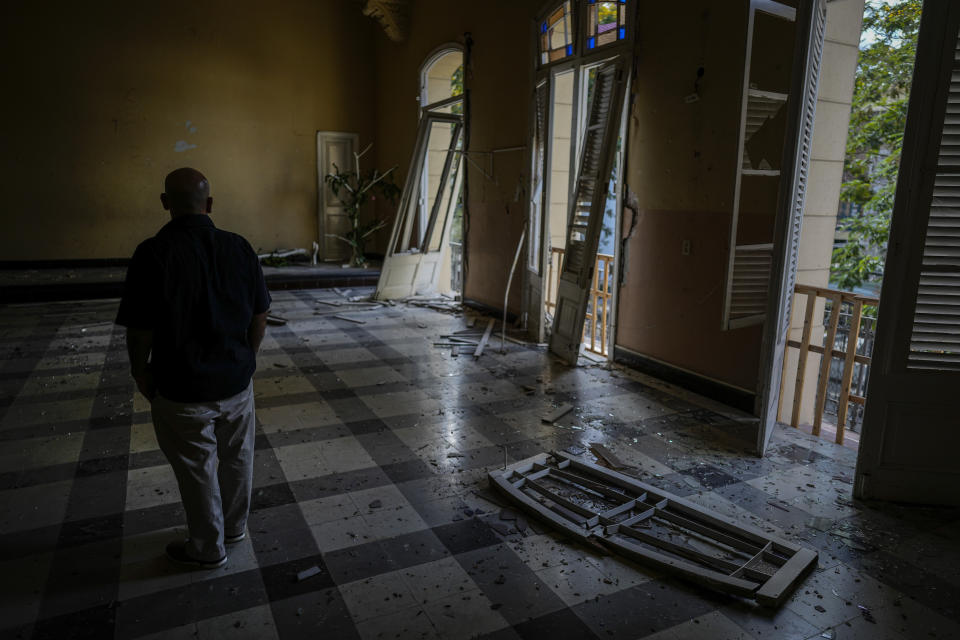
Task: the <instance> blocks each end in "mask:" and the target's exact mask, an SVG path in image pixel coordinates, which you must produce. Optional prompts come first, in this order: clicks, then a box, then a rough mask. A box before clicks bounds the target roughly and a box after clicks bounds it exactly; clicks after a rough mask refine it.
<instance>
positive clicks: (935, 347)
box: [907, 40, 960, 371]
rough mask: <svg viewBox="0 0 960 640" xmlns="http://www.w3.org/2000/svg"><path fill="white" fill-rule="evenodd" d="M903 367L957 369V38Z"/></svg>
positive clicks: (959, 144) (959, 335) (959, 368)
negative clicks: (908, 349)
mask: <svg viewBox="0 0 960 640" xmlns="http://www.w3.org/2000/svg"><path fill="white" fill-rule="evenodd" d="M907 368H908V369H936V370H949V371H960V40H958V43H957V48H956V50H955V53H954V58H953V72H952V75H951V78H950V89H949V93H948V94H947V108H946V114H945V115H944V119H943V126H942V128H941V137H940V151H939V154H938V156H937V173H936V177H935V178H934V184H933V198H932V200H931V202H930V217H929V219H928V221H927V233H926V238H925V239H924V243H923V259H922V262H921V266H920V282H919V286H918V289H917V301H916V306H915V308H914V315H913V328H912V331H911V335H910V352H909V354H908V356H907Z"/></svg>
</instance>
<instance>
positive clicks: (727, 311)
mask: <svg viewBox="0 0 960 640" xmlns="http://www.w3.org/2000/svg"><path fill="white" fill-rule="evenodd" d="M814 5H815V9H814V11H815V14H814V16H813V24H812V25H811V26H812V29H813V32H812V34H811V35H812V36H813V39H812V40H811V42H810V43H809V44H810V47H811V48H810V49H808V51H807V53H808V60H807V66H806V69H807V72H808V74H810V75H811V77H812V78H814V79H816V78H818V77H819V73H820V59H821V54H822V48H823V45H822V43H823V32H824V28H825V24H826V13H825V10H823V8H822V7H823V3H822V2H819V1H817V2H815V3H814ZM759 13H762V14H764V15H765V16H772V17H774V18H775V19H777V20H783V21H787V22H794V23H795V22H796V10H795V9H794V8H792V7H790V6H788V5H786V4H784V3H781V2H771V1H768V0H753V2H751V7H750V19H749V22H748V36H747V55H746V59H745V63H744V76H743V93H742V99H741V100H742V102H741V116H740V139H739V144H738V148H737V156H738V157H737V173H736V178H735V184H734V198H733V211H732V215H731V223H730V240H729V250H728V253H727V273H726V282H725V285H726V286H725V289H724V301H723V318H722V327H723V329H725V330H726V329H736V328H739V327H746V326H750V325H756V324H760V323H762V322H763V321H764V320H765V319H766V317H767V310H768V307H769V300H770V287H771V275H772V273H773V265H774V263H775V259H774V255H775V254H774V251H775V250H776V248H775V247H774V243H773V242H765V241H763V240H767V238H759V239H758V240H761V241H760V242H756V241H754V242H751V243H744V242H741V241H740V240H739V231H740V228H739V227H740V224H741V223H742V218H741V213H742V212H741V209H742V207H743V198H744V193H745V190H746V188H747V187H746V182H745V181H746V180H753V181H757V180H776V179H778V178H780V177H781V164H782V149H783V142H782V140H783V138H782V136H783V130H784V128H785V124H786V119H787V114H788V108H787V107H788V105H787V100H788V94H786V93H782V92H780V91H774V90H768V89H766V88H764V87H755V86H752V83H751V65H752V64H753V44H754V29H755V27H756V26H757V25H758V19H757V14H759ZM804 87H811V89H810V91H811V92H810V93H808V94H805V95H803V96H802V100H803V101H804V111H803V112H804V114H807V115H809V117H810V121H809V123H807V122H803V123H802V124H801V127H800V136H801V141H800V144H801V145H802V147H803V149H804V150H805V153H804V155H803V156H802V157H800V158H797V161H798V164H797V165H796V166H794V169H795V170H798V171H799V174H800V180H799V191H797V192H795V193H797V194H798V195H799V198H800V199H799V201H798V202H796V205H797V206H799V208H800V209H801V210H802V206H803V194H804V192H805V189H806V179H807V165H808V164H809V149H810V135H811V132H812V130H813V120H812V118H813V107H815V106H816V88H817V84H816V82H813V83H812V84H811V83H809V82H807V83H805V84H804ZM807 90H808V89H807V88H805V89H804V91H807ZM808 101H809V102H810V103H811V104H810V105H809V109H808V108H807V102H808ZM803 117H806V115H804V116H803ZM793 186H797V185H796V184H795V185H793ZM776 206H777V205H776V204H775V203H773V202H771V203H770V204H769V209H770V211H771V212H773V209H774V207H776ZM775 213H776V215H778V216H779V215H785V213H784V212H783V211H781V210H779V209H777V210H776V211H775ZM801 215H802V213H801ZM799 224H800V222H799V219H798V220H797V221H796V225H797V226H796V235H795V236H793V235H792V236H791V238H793V241H794V245H793V246H796V243H798V242H799ZM791 260H792V262H791V263H790V267H791V272H792V273H794V274H795V273H796V255H795V252H794V253H793V254H792V258H791ZM791 282H792V281H791ZM791 286H792V284H791ZM788 321H789V320H788Z"/></svg>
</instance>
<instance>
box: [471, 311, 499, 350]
mask: <svg viewBox="0 0 960 640" xmlns="http://www.w3.org/2000/svg"><path fill="white" fill-rule="evenodd" d="M495 322H496V320H494V319H493V318H490V321H489V322H487V330H486V331H484V332H483V337H482V338H480V344H478V345H477V348H476V350H475V351H474V352H473V357H474V358H479V357H480V356H482V355H483V350H484V349H485V348H486V346H487V342H488V341H489V340H490V335H491V334H492V333H493V325H494V323H495Z"/></svg>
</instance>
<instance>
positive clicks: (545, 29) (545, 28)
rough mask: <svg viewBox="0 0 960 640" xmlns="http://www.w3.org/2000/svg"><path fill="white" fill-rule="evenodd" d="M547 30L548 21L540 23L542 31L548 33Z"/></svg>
mask: <svg viewBox="0 0 960 640" xmlns="http://www.w3.org/2000/svg"><path fill="white" fill-rule="evenodd" d="M546 32H547V23H546V22H544V23H543V24H541V25H540V33H546Z"/></svg>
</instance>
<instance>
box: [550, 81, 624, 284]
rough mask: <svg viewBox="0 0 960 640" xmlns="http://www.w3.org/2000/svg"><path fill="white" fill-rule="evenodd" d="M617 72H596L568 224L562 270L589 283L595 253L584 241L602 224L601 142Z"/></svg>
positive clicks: (607, 171)
mask: <svg viewBox="0 0 960 640" xmlns="http://www.w3.org/2000/svg"><path fill="white" fill-rule="evenodd" d="M616 73H617V67H615V66H614V65H606V66H604V67H602V68H601V69H599V70H598V71H597V75H596V79H595V80H594V89H593V102H592V103H591V104H590V111H589V113H588V116H587V122H586V128H585V130H584V133H583V147H582V149H581V152H580V170H579V171H578V172H577V182H576V189H575V191H574V197H573V201H572V203H571V207H572V211H571V213H570V216H569V223H568V225H567V246H566V251H565V253H564V258H563V271H564V273H566V274H576V276H577V277H580V279H581V280H583V278H582V277H581V276H583V275H584V274H587V279H588V280H589V274H588V273H587V272H588V271H589V269H590V267H593V264H592V262H593V258H592V257H589V256H588V253H595V252H596V248H595V247H594V249H593V251H592V252H588V242H587V240H588V238H589V236H590V235H591V232H592V231H593V229H591V226H593V227H596V226H598V225H599V224H601V223H602V222H603V211H602V208H603V206H604V204H605V203H606V194H605V188H606V185H607V179H608V177H609V175H610V170H609V168H608V167H607V166H606V165H608V164H609V163H605V162H604V158H605V156H607V155H610V154H605V153H604V151H605V149H604V146H603V143H604V136H605V134H606V133H607V129H608V125H609V124H610V115H611V113H610V111H611V107H612V102H613V94H614V84H615V83H616V81H617V78H616ZM618 119H619V118H618ZM614 124H615V123H614ZM603 169H606V173H605V174H602V170H603ZM601 174H602V175H601ZM598 196H599V197H598ZM597 209H601V211H600V215H591V214H592V213H595V212H596V210H597ZM593 235H596V234H595V233H593ZM588 258H589V259H588Z"/></svg>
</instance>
